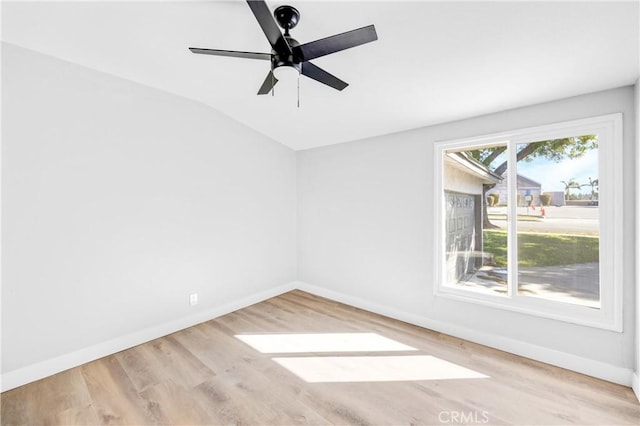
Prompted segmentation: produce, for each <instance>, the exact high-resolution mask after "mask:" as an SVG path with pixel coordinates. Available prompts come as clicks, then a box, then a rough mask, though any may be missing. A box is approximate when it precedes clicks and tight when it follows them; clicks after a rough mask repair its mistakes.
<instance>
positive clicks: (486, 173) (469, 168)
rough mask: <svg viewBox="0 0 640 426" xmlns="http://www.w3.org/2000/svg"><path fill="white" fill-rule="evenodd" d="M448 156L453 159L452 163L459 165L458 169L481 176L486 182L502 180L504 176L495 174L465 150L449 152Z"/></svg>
mask: <svg viewBox="0 0 640 426" xmlns="http://www.w3.org/2000/svg"><path fill="white" fill-rule="evenodd" d="M447 157H448V158H449V159H450V160H451V164H453V165H455V166H457V168H458V169H461V170H464V171H465V172H467V173H469V174H472V175H475V176H477V177H480V178H481V179H482V180H483V181H485V182H486V183H499V182H502V179H503V178H502V177H501V176H499V175H497V174H495V173H494V172H493V171H491V170H490V169H489V168H488V167H487V166H485V165H484V164H482V163H481V162H479V161H478V160H476V159H475V158H473V157H471V156H469V155H468V154H466V153H464V152H449V153H447Z"/></svg>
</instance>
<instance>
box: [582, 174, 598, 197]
mask: <svg viewBox="0 0 640 426" xmlns="http://www.w3.org/2000/svg"><path fill="white" fill-rule="evenodd" d="M580 186H590V187H591V198H589V200H591V201H593V199H594V198H595V196H596V192H597V191H598V179H591V176H589V183H585V184H582V185H580Z"/></svg>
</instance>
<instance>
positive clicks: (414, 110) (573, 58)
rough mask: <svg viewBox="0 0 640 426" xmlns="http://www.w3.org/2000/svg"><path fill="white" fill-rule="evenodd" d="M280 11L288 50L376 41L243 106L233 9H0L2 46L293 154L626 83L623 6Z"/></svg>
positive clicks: (255, 44) (255, 33)
mask: <svg viewBox="0 0 640 426" xmlns="http://www.w3.org/2000/svg"><path fill="white" fill-rule="evenodd" d="M267 3H268V5H269V6H270V8H271V9H272V10H273V9H274V8H275V7H277V6H279V5H281V4H292V5H293V6H295V7H296V8H298V10H300V12H301V15H302V17H301V21H300V23H299V25H298V27H296V28H295V29H294V30H293V31H292V35H293V36H294V37H295V38H296V39H297V40H298V41H300V42H301V43H304V42H307V41H312V40H315V39H318V38H322V37H326V36H329V35H333V34H336V33H340V32H344V31H348V30H351V29H355V28H359V27H363V26H366V25H369V24H375V26H376V30H377V33H378V37H379V40H378V41H376V42H373V43H369V44H366V45H363V46H359V47H356V48H353V49H349V50H345V51H342V52H338V53H336V54H333V55H330V56H326V57H322V58H318V59H316V60H314V61H313V62H314V63H315V64H316V65H318V66H320V67H323V68H324V69H326V70H327V71H329V72H331V73H333V74H335V75H336V76H337V77H339V78H341V79H343V80H345V81H347V82H348V83H350V86H349V87H347V88H346V89H345V90H344V91H342V92H338V91H336V90H334V89H331V88H328V87H326V86H323V85H321V84H319V83H317V82H315V81H313V80H309V79H307V78H301V80H300V97H301V106H300V108H299V109H298V108H296V92H295V85H294V84H293V83H292V85H291V87H286V85H284V84H282V83H283V82H281V83H278V85H277V86H276V96H275V97H272V96H269V95H268V96H256V94H255V93H256V92H257V90H258V88H259V87H260V85H261V83H262V81H263V80H264V77H265V76H266V74H267V72H268V69H269V63H268V62H267V61H260V60H249V59H237V58H225V57H215V56H208V55H194V54H192V53H190V52H189V51H188V50H187V47H189V46H193V47H205V48H218V49H232V50H247V51H257V52H269V51H270V49H269V45H268V42H267V40H266V38H265V36H264V34H263V33H262V31H261V30H260V27H259V26H258V24H257V22H256V21H255V18H254V17H253V15H252V13H251V11H250V9H249V7H248V6H247V5H246V3H245V2H244V1H225V2H223V1H198V2H184V1H180V2H68V3H63V2H44V3H35V2H16V3H12V2H3V4H2V39H3V40H4V41H6V42H9V43H12V44H16V45H18V46H22V47H25V48H28V49H32V50H35V51H38V52H42V53H45V54H48V55H51V56H54V57H58V58H61V59H65V60H68V61H71V62H74V63H77V64H80V65H83V66H86V67H90V68H93V69H96V70H100V71H103V72H106V73H110V74H113V75H116V76H119V77H123V78H126V79H129V80H133V81H136V82H139V83H142V84H145V85H148V86H152V87H155V88H158V89H162V90H165V91H167V92H171V93H175V94H178V95H181V96H184V97H187V98H191V99H194V100H197V101H200V102H203V103H205V104H207V105H210V106H212V107H214V108H216V109H218V110H220V111H222V112H224V113H225V114H228V115H229V116H231V117H233V118H235V119H237V120H238V121H240V122H242V123H244V124H245V125H247V126H249V127H251V128H253V129H255V130H257V131H259V132H261V133H263V134H265V135H268V136H270V137H272V138H273V139H275V140H278V141H280V142H281V143H283V144H285V145H288V146H290V147H291V148H294V149H305V148H310V147H315V146H321V145H328V144H334V143H339V142H346V141H350V140H355V139H361V138H365V137H370V136H375V135H380V134H386V133H391V132H397V131H402V130H407V129H412V128H417V127H421V126H426V125H431V124H435V123H441V122H447V121H452V120H457V119H462V118H466V117H471V116H477V115H482V114H487V113H491V112H495V111H500V110H505V109H510V108H516V107H520V106H525V105H531V104H535V103H540V102H545V101H550V100H554V99H560V98H565V97H569V96H574V95H579V94H583V93H588V92H593V91H598V90H604V89H609V88H613V87H619V86H624V85H629V84H633V83H634V82H635V81H636V79H637V78H638V75H639V61H640V59H639V38H640V37H639V31H640V30H639V21H640V12H639V7H638V2H637V1H632V2H629V1H627V2H617V3H616V2H601V3H597V2H566V3H565V2H520V1H518V2H478V1H475V2H465V3H462V2H451V1H449V2H427V1H423V2H417V1H414V2H397V1H389V2H383V1H358V2H328V1H304V0H291V1H288V0H287V1H284V2H283V1H280V0H279V1H277V2H276V1H268V2H267Z"/></svg>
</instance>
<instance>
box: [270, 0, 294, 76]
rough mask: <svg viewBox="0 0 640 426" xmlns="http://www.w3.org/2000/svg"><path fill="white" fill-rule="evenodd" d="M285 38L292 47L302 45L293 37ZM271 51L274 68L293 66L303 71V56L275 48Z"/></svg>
mask: <svg viewBox="0 0 640 426" xmlns="http://www.w3.org/2000/svg"><path fill="white" fill-rule="evenodd" d="M281 7H284V6H281ZM285 39H286V40H287V43H289V46H291V47H296V46H300V43H298V40H296V39H294V38H293V37H288V36H285ZM271 53H272V55H271V69H272V70H275V69H276V68H279V67H292V68H295V69H296V70H298V72H302V59H301V58H298V57H297V56H296V55H289V54H282V53H279V52H276V51H275V50H272V51H271Z"/></svg>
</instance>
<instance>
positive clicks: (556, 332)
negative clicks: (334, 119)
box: [297, 87, 636, 384]
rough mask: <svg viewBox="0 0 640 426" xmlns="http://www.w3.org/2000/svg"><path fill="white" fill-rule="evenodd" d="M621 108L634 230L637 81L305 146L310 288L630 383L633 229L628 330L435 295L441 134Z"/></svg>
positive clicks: (301, 269)
mask: <svg viewBox="0 0 640 426" xmlns="http://www.w3.org/2000/svg"><path fill="white" fill-rule="evenodd" d="M461 102H464V100H462V99H461ZM615 112H622V113H623V114H624V148H623V149H624V158H625V163H624V164H623V166H624V181H625V186H624V188H622V191H623V195H624V203H623V205H622V206H620V207H621V208H622V209H623V210H624V228H625V229H627V230H632V229H634V226H635V223H634V222H635V217H634V215H635V203H634V199H635V198H634V197H635V184H634V182H635V179H634V176H635V163H634V159H635V148H634V144H635V136H634V120H635V117H634V92H633V87H625V88H620V89H615V90H610V91H605V92H600V93H595V94H590V95H585V96H580V97H575V98H570V99H566V100H561V101H557V102H551V103H547V104H541V105H535V106H531V107H527V108H521V109H516V110H511V111H505V112H500V113H496V114H491V115H487V116H482V117H477V118H473V119H468V120H463V121H458V122H453V123H447V124H442V125H437V126H433V127H427V128H422V129H417V130H413V131H408V132H403V133H398V134H392V135H386V136H380V137H376V138H372V139H367V140H362V141H357V142H352V143H347V144H340V145H333V146H327V147H322V148H317V149H311V150H307V151H299V152H298V153H297V157H298V279H299V280H301V281H302V282H303V284H302V287H303V288H306V289H308V290H311V291H315V292H317V293H320V294H324V295H326V296H330V297H334V298H337V299H340V300H343V301H347V302H349V303H352V304H356V305H359V306H362V307H365V308H369V309H372V310H376V311H379V312H382V313H386V314H389V315H391V316H396V317H398V318H401V319H404V320H407V321H409V322H414V323H419V324H421V325H426V326H428V327H432V328H436V329H439V330H440V331H445V332H448V333H452V334H457V335H460V336H462V337H466V338H470V339H472V340H476V341H480V342H483V343H489V344H492V345H494V346H497V347H501V348H503V349H506V350H510V351H513V352H516V353H521V354H525V355H527V356H532V357H535V358H538V359H541V360H544V361H547V362H552V363H555V364H558V365H564V366H566V367H569V368H573V369H577V370H579V371H585V372H589V373H590V374H594V375H597V376H599V377H604V378H607V379H609V380H614V381H618V382H623V383H627V384H630V382H631V377H632V370H633V369H634V366H635V327H636V324H635V319H634V318H635V289H634V283H635V271H634V268H635V259H636V257H635V252H634V250H635V241H634V233H633V232H628V233H626V235H625V240H624V253H625V258H624V271H623V274H624V292H625V294H624V295H625V297H624V300H625V302H624V332H623V333H617V332H611V331H605V330H600V329H593V328H589V327H584V326H579V325H574V324H570V323H564V322H556V321H553V320H550V319H545V318H540V317H535V316H528V315H525V314H520V313H515V312H509V311H504V310H499V309H494V308H489V307H486V306H480V305H476V304H469V303H465V302H460V301H455V300H450V299H443V298H435V297H434V295H433V284H434V283H433V272H432V263H433V258H434V252H433V250H434V246H435V244H434V242H433V235H432V229H433V209H434V193H433V172H432V167H433V152H432V151H433V148H432V144H433V142H434V141H437V140H448V139H457V138H463V137H471V136H478V135H484V134H491V133H497V132H501V131H505V130H510V129H517V128H524V127H530V126H536V125H542V124H549V123H554V122H559V121H565V120H572V119H580V118H585V117H591V116H597V115H602V114H608V113H615Z"/></svg>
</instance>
